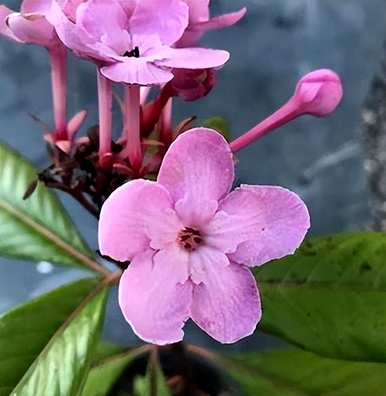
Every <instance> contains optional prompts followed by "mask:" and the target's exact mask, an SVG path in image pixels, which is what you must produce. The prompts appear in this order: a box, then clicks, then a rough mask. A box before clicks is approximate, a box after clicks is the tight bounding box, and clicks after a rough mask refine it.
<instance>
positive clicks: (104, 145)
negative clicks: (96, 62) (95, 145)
mask: <svg viewBox="0 0 386 396" xmlns="http://www.w3.org/2000/svg"><path fill="white" fill-rule="evenodd" d="M97 80H98V106H99V161H100V162H101V161H102V159H103V156H104V155H105V154H108V153H110V152H111V137H112V111H111V108H112V104H113V91H112V84H111V81H110V80H108V79H107V78H106V77H104V76H103V75H102V74H101V72H100V71H99V69H98V71H97Z"/></svg>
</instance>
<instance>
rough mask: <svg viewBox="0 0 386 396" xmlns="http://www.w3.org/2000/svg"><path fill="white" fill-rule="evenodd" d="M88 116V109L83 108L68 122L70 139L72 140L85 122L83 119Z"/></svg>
mask: <svg viewBox="0 0 386 396" xmlns="http://www.w3.org/2000/svg"><path fill="white" fill-rule="evenodd" d="M86 117H87V110H81V111H79V112H78V113H76V114H75V115H74V116H73V117H72V118H71V120H70V121H68V124H67V134H68V139H69V140H72V139H73V137H74V135H75V134H76V132H78V130H79V128H80V127H81V125H82V124H83V121H84V120H85V119H86Z"/></svg>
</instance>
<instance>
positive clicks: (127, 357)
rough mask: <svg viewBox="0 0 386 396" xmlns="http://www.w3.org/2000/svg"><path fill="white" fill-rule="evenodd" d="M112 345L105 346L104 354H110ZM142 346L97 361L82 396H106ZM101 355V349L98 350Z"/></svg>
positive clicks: (140, 351) (140, 350)
mask: <svg viewBox="0 0 386 396" xmlns="http://www.w3.org/2000/svg"><path fill="white" fill-rule="evenodd" d="M115 348H117V347H115ZM110 351H112V348H111V345H110V346H109V347H108V348H106V347H105V346H103V352H102V353H103V354H104V353H106V352H107V353H108V354H110ZM140 353H142V348H139V349H137V350H133V351H128V352H124V353H120V354H116V355H114V356H109V357H108V358H105V359H102V360H101V361H98V362H95V363H94V365H93V367H92V368H91V370H90V373H89V375H88V378H87V381H86V385H85V387H84V389H83V393H82V396H105V395H107V394H108V393H109V392H110V391H111V389H112V387H113V386H114V384H115V383H116V381H117V380H118V378H119V377H120V375H121V374H122V372H123V371H124V370H125V368H126V367H127V366H128V365H129V364H130V363H131V362H132V361H133V360H134V359H135V358H136V357H137V356H138V355H139V354H140ZM98 354H99V355H100V351H99V352H98Z"/></svg>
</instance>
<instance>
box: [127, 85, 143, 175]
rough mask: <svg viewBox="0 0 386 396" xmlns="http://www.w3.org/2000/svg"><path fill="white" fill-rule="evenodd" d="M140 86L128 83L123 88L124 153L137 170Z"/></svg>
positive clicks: (140, 160) (138, 158)
mask: <svg viewBox="0 0 386 396" xmlns="http://www.w3.org/2000/svg"><path fill="white" fill-rule="evenodd" d="M140 98H141V91H140V86H139V85H136V84H128V85H126V86H125V88H124V122H123V129H124V136H125V137H126V149H125V155H127V156H128V158H129V161H130V164H131V166H132V168H133V169H134V170H135V171H138V170H139V169H140V167H141V164H142V147H141V135H140V109H141V107H140Z"/></svg>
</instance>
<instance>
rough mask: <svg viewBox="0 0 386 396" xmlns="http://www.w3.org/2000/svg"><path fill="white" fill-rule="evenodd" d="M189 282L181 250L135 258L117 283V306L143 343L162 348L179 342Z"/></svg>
mask: <svg viewBox="0 0 386 396" xmlns="http://www.w3.org/2000/svg"><path fill="white" fill-rule="evenodd" d="M192 288H193V286H192V283H191V282H190V281H189V280H187V257H186V255H184V252H183V251H182V250H177V249H173V250H170V251H160V252H158V253H155V254H154V252H152V251H148V252H145V253H142V254H140V255H138V256H136V257H135V258H134V259H133V261H132V263H131V264H130V266H129V268H128V269H127V270H126V271H125V272H124V273H123V275H122V278H121V281H120V284H119V305H120V307H121V310H122V312H123V315H124V316H125V319H126V320H127V322H129V324H130V325H131V326H132V328H133V330H134V332H135V333H136V334H137V335H138V336H139V337H140V338H141V339H143V340H144V341H146V342H150V343H154V344H158V345H164V344H171V343H174V342H178V341H181V340H182V338H183V335H184V332H183V331H182V327H183V326H184V324H185V321H186V320H187V319H188V318H189V316H190V307H191V302H192Z"/></svg>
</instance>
